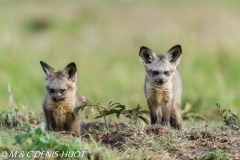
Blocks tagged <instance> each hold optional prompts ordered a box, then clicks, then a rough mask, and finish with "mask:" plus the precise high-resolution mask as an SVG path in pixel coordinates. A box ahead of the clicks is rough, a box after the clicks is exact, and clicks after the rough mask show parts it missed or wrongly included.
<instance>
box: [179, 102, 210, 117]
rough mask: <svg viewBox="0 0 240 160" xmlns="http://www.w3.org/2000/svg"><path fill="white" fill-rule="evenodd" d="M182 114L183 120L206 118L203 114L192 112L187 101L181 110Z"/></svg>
mask: <svg viewBox="0 0 240 160" xmlns="http://www.w3.org/2000/svg"><path fill="white" fill-rule="evenodd" d="M182 115H183V119H185V120H190V121H195V120H205V121H207V119H206V118H205V117H204V116H202V115H199V114H197V113H194V112H192V105H191V104H190V103H188V102H187V103H186V105H185V106H184V108H183V110H182Z"/></svg>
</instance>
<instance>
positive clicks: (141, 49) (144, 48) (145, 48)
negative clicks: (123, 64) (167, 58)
mask: <svg viewBox="0 0 240 160" xmlns="http://www.w3.org/2000/svg"><path fill="white" fill-rule="evenodd" d="M143 50H148V51H151V49H149V48H148V47H146V46H141V47H140V51H139V55H140V54H141V52H142V51H143Z"/></svg>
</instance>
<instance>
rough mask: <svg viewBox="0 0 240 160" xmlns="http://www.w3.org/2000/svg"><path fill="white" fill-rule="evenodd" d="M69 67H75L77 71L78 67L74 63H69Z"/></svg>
mask: <svg viewBox="0 0 240 160" xmlns="http://www.w3.org/2000/svg"><path fill="white" fill-rule="evenodd" d="M67 66H71V67H74V68H76V69H77V65H76V63H74V62H71V63H69V64H68V65H67Z"/></svg>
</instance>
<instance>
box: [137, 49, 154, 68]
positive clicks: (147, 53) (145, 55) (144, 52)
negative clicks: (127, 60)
mask: <svg viewBox="0 0 240 160" xmlns="http://www.w3.org/2000/svg"><path fill="white" fill-rule="evenodd" d="M139 57H140V62H141V63H142V65H144V66H146V65H147V64H150V63H152V62H153V61H154V60H155V59H157V55H156V54H155V53H154V52H153V51H151V50H150V49H149V48H147V47H144V46H142V47H141V48H140V51H139Z"/></svg>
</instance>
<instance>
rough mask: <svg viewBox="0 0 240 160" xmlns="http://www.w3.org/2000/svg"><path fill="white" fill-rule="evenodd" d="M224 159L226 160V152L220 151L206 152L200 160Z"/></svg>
mask: <svg viewBox="0 0 240 160" xmlns="http://www.w3.org/2000/svg"><path fill="white" fill-rule="evenodd" d="M225 159H228V151H227V150H220V149H217V150H213V151H210V152H207V153H205V155H204V156H203V157H202V158H201V160H225Z"/></svg>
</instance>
